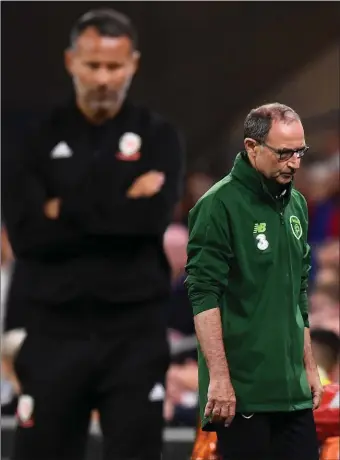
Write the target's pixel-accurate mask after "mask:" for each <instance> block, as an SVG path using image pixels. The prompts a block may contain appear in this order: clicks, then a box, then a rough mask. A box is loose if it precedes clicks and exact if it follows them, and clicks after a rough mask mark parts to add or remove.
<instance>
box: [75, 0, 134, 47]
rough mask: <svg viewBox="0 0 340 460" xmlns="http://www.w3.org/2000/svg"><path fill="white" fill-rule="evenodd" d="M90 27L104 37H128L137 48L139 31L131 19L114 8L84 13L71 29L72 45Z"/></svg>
mask: <svg viewBox="0 0 340 460" xmlns="http://www.w3.org/2000/svg"><path fill="white" fill-rule="evenodd" d="M89 27H93V28H95V29H96V31H97V32H98V33H99V35H101V36H103V37H128V38H129V39H130V40H131V42H132V46H133V49H137V45H138V37H137V31H136V29H135V27H134V25H133V24H132V22H131V19H130V18H129V17H128V16H126V15H125V14H123V13H120V12H118V11H116V10H113V9H99V10H91V11H88V12H87V13H85V14H83V16H81V17H80V18H79V19H78V20H77V22H76V23H75V24H74V26H73V27H72V29H71V34H70V46H71V47H72V46H74V44H75V42H76V40H77V39H78V37H79V36H80V35H81V34H82V33H83V32H84V30H86V29H87V28H89Z"/></svg>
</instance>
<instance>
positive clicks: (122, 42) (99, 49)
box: [75, 27, 132, 60]
mask: <svg viewBox="0 0 340 460" xmlns="http://www.w3.org/2000/svg"><path fill="white" fill-rule="evenodd" d="M75 52H76V53H77V54H78V55H80V56H82V57H86V58H87V59H91V58H92V59H104V60H120V59H124V58H127V57H128V56H130V55H131V52H132V44H131V40H130V39H129V38H128V37H125V36H122V37H105V36H104V37H103V36H101V35H99V33H98V32H97V31H96V29H95V28H93V27H89V28H88V29H86V30H85V31H84V32H83V33H82V34H81V35H80V36H79V37H78V39H77V41H76V44H75Z"/></svg>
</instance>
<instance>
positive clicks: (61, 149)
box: [51, 142, 73, 158]
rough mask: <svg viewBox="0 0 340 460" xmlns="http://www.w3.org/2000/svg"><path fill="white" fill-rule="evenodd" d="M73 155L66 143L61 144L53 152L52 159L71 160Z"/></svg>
mask: <svg viewBox="0 0 340 460" xmlns="http://www.w3.org/2000/svg"><path fill="white" fill-rule="evenodd" d="M72 155H73V152H72V150H71V149H70V147H69V146H68V145H67V144H66V142H59V144H57V145H56V146H55V147H54V149H53V150H52V151H51V157H52V158H69V157H71V156H72Z"/></svg>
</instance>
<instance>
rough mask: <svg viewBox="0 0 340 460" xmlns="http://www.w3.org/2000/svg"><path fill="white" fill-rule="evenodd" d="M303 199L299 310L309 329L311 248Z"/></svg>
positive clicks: (306, 212)
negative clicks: (303, 232)
mask: <svg viewBox="0 0 340 460" xmlns="http://www.w3.org/2000/svg"><path fill="white" fill-rule="evenodd" d="M301 198H302V199H303V210H304V223H305V226H304V227H305V228H304V231H305V235H304V252H303V259H302V273H301V287H300V299H299V308H300V312H301V315H302V319H303V323H304V326H305V327H309V315H308V294H307V289H308V277H309V272H310V269H311V248H310V246H309V244H308V243H307V231H308V211H307V203H306V200H305V199H304V198H303V197H302V195H301Z"/></svg>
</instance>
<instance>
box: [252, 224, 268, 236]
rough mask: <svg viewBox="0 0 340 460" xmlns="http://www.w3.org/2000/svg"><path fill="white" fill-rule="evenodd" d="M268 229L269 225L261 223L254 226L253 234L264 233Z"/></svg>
mask: <svg viewBox="0 0 340 460" xmlns="http://www.w3.org/2000/svg"><path fill="white" fill-rule="evenodd" d="M266 229H267V224H266V223H264V222H261V223H260V224H255V225H254V231H253V233H254V234H255V233H264V232H265V231H266Z"/></svg>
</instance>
